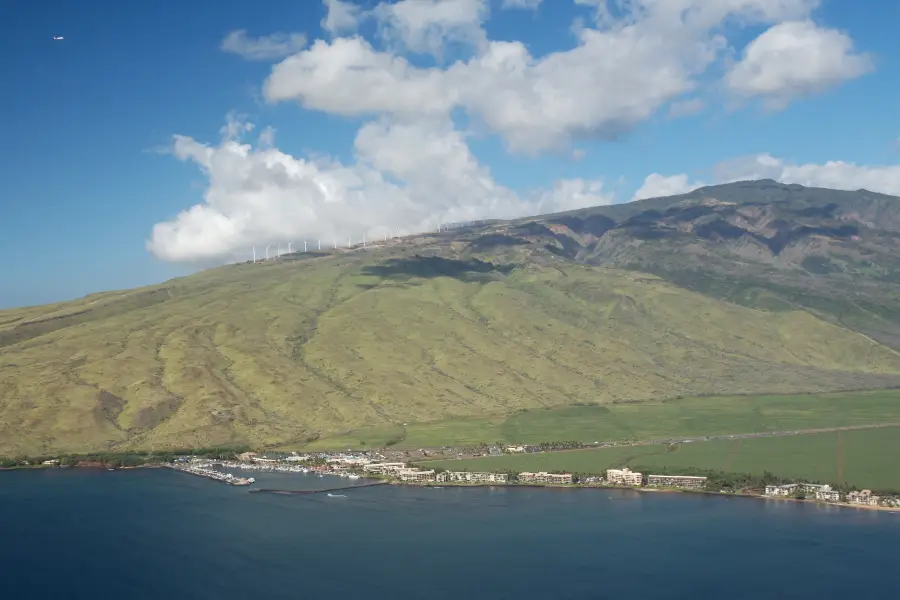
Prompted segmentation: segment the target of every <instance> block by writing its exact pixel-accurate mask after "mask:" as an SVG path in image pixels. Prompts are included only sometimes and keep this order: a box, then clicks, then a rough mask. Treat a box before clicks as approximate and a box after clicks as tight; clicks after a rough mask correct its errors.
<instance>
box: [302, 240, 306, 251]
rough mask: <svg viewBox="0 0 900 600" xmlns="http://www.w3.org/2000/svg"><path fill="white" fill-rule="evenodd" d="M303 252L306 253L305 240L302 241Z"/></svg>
mask: <svg viewBox="0 0 900 600" xmlns="http://www.w3.org/2000/svg"><path fill="white" fill-rule="evenodd" d="M303 251H304V252H306V240H303Z"/></svg>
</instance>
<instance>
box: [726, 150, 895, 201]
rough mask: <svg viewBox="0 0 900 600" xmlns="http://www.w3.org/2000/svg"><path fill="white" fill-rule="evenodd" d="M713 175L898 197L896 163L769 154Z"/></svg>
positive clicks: (735, 162) (737, 161)
mask: <svg viewBox="0 0 900 600" xmlns="http://www.w3.org/2000/svg"><path fill="white" fill-rule="evenodd" d="M716 177H717V179H718V180H719V181H721V182H728V181H743V180H747V179H774V180H775V181H780V182H782V183H797V184H800V185H804V186H809V187H826V188H832V189H838V190H851V191H853V190H859V189H867V190H869V191H871V192H879V193H882V194H891V195H894V196H900V165H879V166H866V165H857V164H854V163H851V162H845V161H842V160H830V161H827V162H825V163H819V164H817V163H805V164H797V163H791V162H787V161H785V160H782V159H780V158H776V157H774V156H772V155H770V154H759V155H756V156H748V157H742V158H737V159H733V160H730V161H727V162H724V163H721V164H719V165H718V166H717V167H716Z"/></svg>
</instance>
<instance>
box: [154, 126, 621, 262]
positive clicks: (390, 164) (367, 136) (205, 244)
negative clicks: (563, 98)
mask: <svg viewBox="0 0 900 600" xmlns="http://www.w3.org/2000/svg"><path fill="white" fill-rule="evenodd" d="M251 130H252V125H250V124H249V123H246V122H243V121H240V120H237V118H236V117H234V116H230V117H229V121H228V123H227V124H226V125H225V127H223V128H222V131H223V139H222V141H221V143H220V144H219V145H217V146H211V145H208V144H204V143H201V142H198V141H196V140H194V139H193V138H190V137H186V136H175V140H174V145H173V152H174V154H175V155H176V156H177V157H178V158H180V159H181V160H183V161H190V162H193V163H195V164H196V165H197V166H198V167H199V168H200V169H201V171H202V172H203V173H204V174H205V175H206V177H207V178H208V187H207V189H206V191H205V193H204V201H203V202H202V203H200V204H197V205H195V206H193V207H191V208H190V209H188V210H185V211H183V212H181V213H180V214H178V215H177V216H176V217H175V218H174V219H172V220H170V221H167V222H163V223H159V224H157V225H156V226H155V227H154V228H153V232H152V235H151V239H150V240H149V241H148V243H147V247H148V249H149V250H150V251H151V252H152V253H153V254H154V255H156V256H157V257H159V258H161V259H163V260H168V261H175V262H200V261H216V260H230V259H236V258H244V259H246V258H247V257H248V256H249V251H250V247H251V246H252V245H256V246H257V247H258V248H259V247H264V246H265V245H267V244H275V243H278V242H282V243H284V242H286V241H288V240H290V241H293V242H295V243H296V242H297V241H298V240H301V241H302V240H303V239H307V240H317V239H323V240H328V241H330V240H332V239H337V240H338V241H341V242H346V240H347V238H348V237H353V239H354V240H358V239H361V237H362V236H363V235H364V234H366V235H368V236H369V237H370V238H373V239H374V238H376V237H380V236H381V235H384V234H385V233H387V232H388V231H395V230H396V229H397V228H400V230H401V231H402V232H405V233H409V232H417V231H423V230H430V229H432V228H434V227H435V226H436V225H437V223H438V222H452V221H467V220H474V219H482V218H489V217H490V218H513V217H520V216H527V215H533V214H539V213H545V212H556V211H560V210H570V209H574V208H583V207H585V206H591V205H594V204H608V203H609V202H611V200H612V196H611V195H610V194H604V193H603V190H602V183H601V182H599V181H583V180H571V181H563V182H560V183H558V184H557V185H556V187H555V188H554V189H553V190H552V191H549V192H541V191H535V192H532V193H529V194H526V195H525V196H520V195H519V194H517V193H516V192H514V191H512V190H510V189H508V188H505V187H503V186H501V185H498V184H497V183H496V182H495V181H494V180H493V178H492V177H491V174H490V171H489V170H488V169H487V168H486V167H484V166H483V165H481V164H479V163H478V161H477V160H476V158H475V157H474V156H473V155H472V153H471V152H470V150H469V148H468V145H467V144H466V141H465V137H464V135H463V134H462V133H461V132H459V131H457V130H455V129H454V128H453V126H452V124H451V123H450V122H449V121H439V120H435V119H426V120H408V121H396V120H391V119H387V118H385V119H381V120H379V121H376V122H373V123H369V124H367V125H365V126H364V127H362V129H360V131H359V133H358V134H357V138H356V142H355V149H356V155H357V162H356V164H353V165H343V164H341V163H339V162H336V161H332V160H327V159H323V160H318V161H313V160H308V159H303V158H298V157H294V156H291V155H289V154H286V153H284V152H281V151H280V150H278V149H277V148H275V147H273V146H272V145H271V144H273V143H274V133H273V132H272V130H270V129H266V130H264V131H263V133H262V134H261V135H260V145H259V146H257V147H253V146H252V145H251V144H249V143H244V142H242V140H241V136H243V135H244V134H246V133H248V132H250V131H251ZM232 134H233V135H232Z"/></svg>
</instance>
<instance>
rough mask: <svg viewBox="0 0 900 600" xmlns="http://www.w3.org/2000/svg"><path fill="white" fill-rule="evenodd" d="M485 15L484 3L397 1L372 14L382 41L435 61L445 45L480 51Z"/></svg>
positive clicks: (466, 0)
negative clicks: (454, 43) (378, 27)
mask: <svg viewBox="0 0 900 600" xmlns="http://www.w3.org/2000/svg"><path fill="white" fill-rule="evenodd" d="M488 13H489V6H488V0H400V1H399V2H396V3H387V2H385V3H382V4H379V5H378V6H377V7H376V8H375V10H374V11H373V14H374V16H375V18H376V19H377V20H378V22H379V24H380V25H381V34H382V36H383V37H384V38H385V39H386V40H388V41H389V42H394V43H397V44H399V47H400V48H402V49H406V50H409V51H411V52H418V53H428V54H432V55H434V56H436V57H439V58H440V57H441V56H442V55H443V51H444V47H445V44H446V42H448V41H449V42H458V43H463V44H467V45H470V46H472V47H473V48H476V49H479V50H480V49H483V48H484V47H485V46H486V45H487V34H486V33H485V31H484V29H483V28H482V23H484V21H485V20H486V19H487V17H488Z"/></svg>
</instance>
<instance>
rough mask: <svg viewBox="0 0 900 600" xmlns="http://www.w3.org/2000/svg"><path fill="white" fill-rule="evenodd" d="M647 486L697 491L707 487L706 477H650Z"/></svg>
mask: <svg viewBox="0 0 900 600" xmlns="http://www.w3.org/2000/svg"><path fill="white" fill-rule="evenodd" d="M647 485H651V486H654V487H674V488H687V489H695V490H696V489H703V488H704V487H706V477H695V476H692V475H648V476H647Z"/></svg>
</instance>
